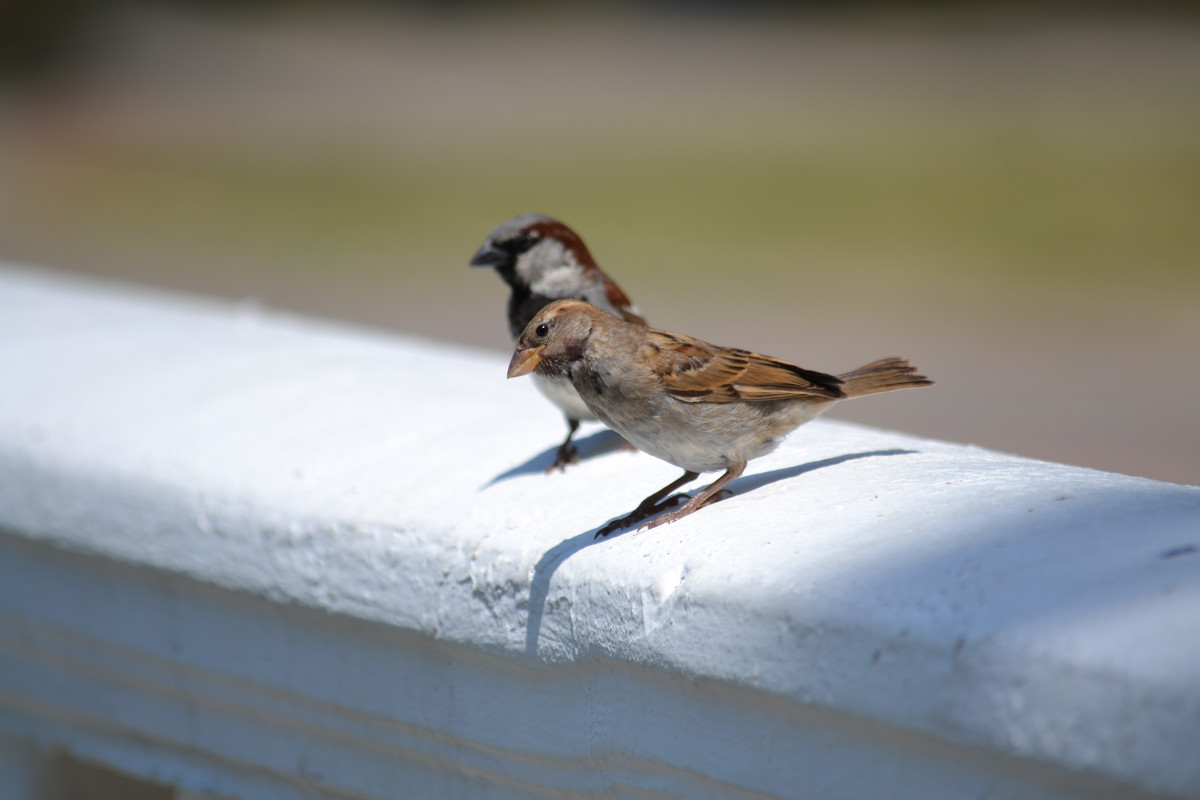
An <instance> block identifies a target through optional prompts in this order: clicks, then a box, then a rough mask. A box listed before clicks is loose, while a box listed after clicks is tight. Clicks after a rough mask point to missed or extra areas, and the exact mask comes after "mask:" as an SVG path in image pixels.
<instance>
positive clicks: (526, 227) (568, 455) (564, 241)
mask: <svg viewBox="0 0 1200 800" xmlns="http://www.w3.org/2000/svg"><path fill="white" fill-rule="evenodd" d="M471 266H473V267H492V268H493V269H495V270H496V272H497V273H498V274H499V275H500V277H501V278H503V279H504V282H505V283H507V284H508V286H509V288H510V289H511V292H510V294H509V296H508V329H509V332H510V333H511V334H512V337H513V341H514V342H515V341H516V340H517V338H518V337H519V336H520V335H521V332H522V331H524V330H525V326H527V325H528V324H529V320H531V319H533V316H534V314H536V313H538V312H539V311H541V310H542V309H543V308H544V307H545V306H546V304H547V303H550V302H553V301H554V300H559V299H562V298H572V299H575V300H586V301H587V302H589V303H591V304H592V305H594V306H597V307H598V308H602V309H604V310H605V311H607V312H609V313H610V314H616V315H617V316H619V317H620V318H621V319H623V320H625V321H626V322H631V323H635V324H638V325H645V324H646V321H645V320H644V319H642V317H641V314H640V313H639V312H638V310H637V308H635V307H634V305H633V303H632V302H630V300H629V297H628V296H626V294H625V293H624V292H623V291H621V287H619V286H617V284H615V283H614V282H613V280H612V279H611V278H609V277H608V276H607V275H605V274H604V273H603V272H601V271H600V267H598V266H597V265H596V260H595V259H594V258H592V254H591V253H589V252H588V249H587V246H586V245H585V244H584V243H583V240H582V239H580V238H579V235H578V234H576V233H575V231H573V230H571V229H570V228H568V227H567V226H566V225H564V224H562V223H561V222H559V221H558V220H556V219H551V218H550V217H544V216H542V215H541V214H520V215H518V216H515V217H513V218H512V219H510V220H508V221H507V222H502V223H501V224H500V225H498V226H497V227H496V229H495V230H493V231H492V232H491V233H490V234H489V235H488V238H487V240H486V241H485V242H484V243H483V246H482V247H480V248H479V249H478V250H477V251H475V255H473V256H472V257H471ZM534 384H535V385H536V386H537V388H538V390H539V391H541V393H542V394H543V395H545V396H546V398H547V399H548V400H549V401H550V402H551V403H554V405H556V406H558V407H559V409H561V410H562V412H563V414H565V415H566V418H567V438H566V440H565V441H564V442H563V443H562V445H560V446H559V448H558V453H557V455H556V457H555V459H554V463H553V464H552V465H551V466H550V470H553V469H555V468H558V469H562V468H564V467H565V466H566V465H567V464H568V463H570V462H571V461H574V460H575V456H576V454H575V448H574V446H573V445H572V444H571V438H572V437H573V436H574V435H575V431H576V430H577V429H578V428H579V421H580V420H585V419H587V420H591V419H596V415H595V414H593V413H592V412H591V411H590V410H588V407H587V406H586V405H585V404H584V402H583V401H582V400H580V399H579V394H578V393H576V391H575V389H574V388H572V386H571V382H570V381H568V380H567V379H566V378H565V377H562V376H560V375H549V374H541V373H538V374H535V375H534ZM547 471H549V470H547Z"/></svg>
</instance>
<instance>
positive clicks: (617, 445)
mask: <svg viewBox="0 0 1200 800" xmlns="http://www.w3.org/2000/svg"><path fill="white" fill-rule="evenodd" d="M573 444H574V445H575V452H576V453H578V454H579V457H578V461H587V460H589V459H593V458H597V457H599V456H603V455H608V454H609V453H615V452H616V451H618V450H620V449H622V448H623V447H625V440H624V439H622V438H621V437H620V436H619V435H618V434H616V433H613V432H612V431H610V430H608V429H607V428H605V429H604V430H601V431H596V432H595V433H593V434H590V435H588V436H584V437H583V438H582V439H575V440H574V442H573ZM629 449H630V452H631V453H632V452H633V448H632V447H631V448H629ZM557 454H558V446H557V445H556V446H554V447H551V448H550V449H549V450H543V451H542V452H540V453H538V454H537V455H536V456H534V457H533V458H531V459H529V460H528V461H526V462H525V463H523V464H518V465H517V466H515V467H513V468H512V469H508V470H505V471H504V472H501V473H500V474H499V475H497V476H496V477H494V478H492V479H491V480H490V481H488V482H487V483H485V484H484V485H483V486H481V487H479V491H483V490H484V489H489V488H491V487H492V486H495V485H496V484H497V483H500V482H501V481H506V480H508V479H509V478H516V477H518V476H520V475H537V474H540V473H543V472H546V471H547V470H549V469H550V465H551V464H553V463H554V458H555V456H556V455H557ZM570 468H571V467H570V466H569V465H568V466H567V469H570Z"/></svg>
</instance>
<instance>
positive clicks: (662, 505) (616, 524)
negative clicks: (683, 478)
mask: <svg viewBox="0 0 1200 800" xmlns="http://www.w3.org/2000/svg"><path fill="white" fill-rule="evenodd" d="M691 497H692V496H691V495H690V494H688V493H687V492H679V493H678V494H673V495H671V496H670V497H668V498H667V499H665V500H662V501H660V502H658V503H655V504H654V505H653V506H650V507H649V508H635V509H634V510H633V511H632V512H630V513H629V514H626V515H625V516H623V517H621V518H620V519H614V520H613V521H612V522H610V523H608V524H607V525H605V526H604V527H603V528H601V529H600V530H598V531H596V535H595V536H593V537H592V538H593V539H599V538H600V537H601V536H608V535H609V534H610V533H612V532H613V531H619V530H621V529H622V528H627V527H629V526H630V525H632V524H634V523H635V522H641V521H642V520H644V519H646V518H647V517H652V516H654V515H655V514H657V513H659V512H660V511H666V510H667V509H668V508H670V507H671V506H674V505H678V504H679V503H680V502H682V501H684V500H690V499H691ZM658 524H659V523H658V521H657V520H655V521H654V522H653V524H650V523H647V524H646V525H642V526H640V527H639V528H638V530H639V531H640V530H644V529H646V528H647V527H649V528H653V527H655V525H658Z"/></svg>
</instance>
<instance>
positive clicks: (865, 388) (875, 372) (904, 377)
mask: <svg viewBox="0 0 1200 800" xmlns="http://www.w3.org/2000/svg"><path fill="white" fill-rule="evenodd" d="M838 378H840V379H841V380H842V391H843V392H845V393H846V397H862V396H863V395H867V394H875V393H877V392H890V391H892V390H893V389H916V388H918V387H921V386H932V385H933V381H931V380H929V378H926V377H925V376H924V375H921V374H918V372H917V368H916V367H914V366H913V365H912V364H910V363H909V362H908V361H907V360H906V359H903V358H896V357H894V356H893V357H892V358H881V359H879V360H878V361H872V362H871V363H870V364H863V365H862V366H861V367H859V368H858V369H854V370H850V371H849V372H847V373H846V374H844V375H838Z"/></svg>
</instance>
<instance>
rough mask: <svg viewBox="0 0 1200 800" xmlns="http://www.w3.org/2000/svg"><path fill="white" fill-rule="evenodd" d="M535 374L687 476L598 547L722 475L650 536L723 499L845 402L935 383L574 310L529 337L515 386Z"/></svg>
mask: <svg viewBox="0 0 1200 800" xmlns="http://www.w3.org/2000/svg"><path fill="white" fill-rule="evenodd" d="M530 372H533V373H534V374H535V375H545V376H557V377H561V378H564V379H566V380H569V381H570V382H571V385H572V386H574V387H575V389H576V390H577V391H578V392H579V396H580V397H582V398H583V401H584V402H585V403H587V406H588V408H590V409H591V410H592V411H594V412H595V414H596V416H597V417H599V418H600V419H601V420H602V421H603V422H604V423H605V424H606V425H608V426H609V427H610V428H612V429H613V430H615V431H616V432H617V433H619V434H621V435H622V436H624V437H625V438H626V439H628V440H629V441H630V442H632V443H633V444H634V445H636V446H637V447H638V448H639V449H641V450H644V451H646V452H647V453H649V454H650V455H652V456H657V457H658V458H661V459H663V460H664V461H669V462H670V463H672V464H674V465H675V466H677V467H681V468H683V469H684V470H685V471H684V473H683V477H681V478H679V479H678V480H676V481H674V482H672V483H670V484H669V485H667V486H665V487H663V488H662V489H660V490H659V491H657V492H655V493H654V494H652V495H650V496H649V497H647V498H646V499H645V500H643V501H642V502H641V504H640V505H639V506H638V507H637V508H635V509H634V510H633V512H632V513H630V514H628V515H627V516H625V517H622V518H621V519H618V520H614V521H613V522H610V523H609V524H608V525H605V526H604V527H603V528H601V529H600V531H599V532H598V533H597V534H596V536H597V537H599V536H602V535H607V534H609V533H611V532H612V531H614V530H617V529H618V528H623V527H625V526H626V525H631V524H633V523H635V522H640V521H642V520H644V519H646V518H647V517H650V516H652V515H654V514H656V513H658V512H659V511H662V510H663V509H665V508H667V507H668V506H670V505H673V504H674V500H673V499H672V500H667V501H663V498H664V497H666V496H667V495H669V494H670V493H671V492H673V491H674V490H675V489H677V488H679V487H680V486H682V485H683V484H685V483H687V482H689V481H691V480H694V479H695V478H697V477H699V473H701V472H711V471H715V470H722V469H723V470H725V472H724V474H723V475H721V476H720V477H719V478H717V479H716V480H715V481H713V483H712V484H711V485H710V486H709V487H708V488H706V489H704V490H703V491H701V492H700V493H699V494H697V495H696V496H695V497H692V498H691V499H689V500H688V502H687V503H686V504H685V505H684V506H683V507H681V508H680V509H678V510H677V511H672V512H670V513H669V514H663V515H661V516H659V517H658V518H657V519H655V520H653V521H651V522H649V523H647V524H645V525H643V526H642V528H654V527H657V526H659V525H662V524H664V523H667V522H674V521H675V520H677V519H681V518H683V517H686V516H687V515H688V514H691V513H692V512H694V511H696V510H697V509H699V508H701V507H702V506H703V505H704V504H705V503H708V502H710V501H713V500H715V499H719V495H718V493H719V492H721V490H722V488H723V487H724V486H725V485H726V484H728V483H729V482H730V481H732V480H733V479H734V478H736V477H737V476H739V475H741V474H742V471H743V470H744V469H745V468H746V462H748V461H749V460H750V459H752V458H758V457H759V456H763V455H766V454H767V453H769V452H771V451H772V450H774V449H775V448H776V447H777V446H778V445H779V442H780V441H781V440H782V439H783V437H784V436H786V435H787V434H788V433H791V432H792V431H793V430H795V429H796V428H798V427H799V426H801V425H803V424H804V423H806V422H808V421H809V420H811V419H813V418H814V417H816V416H817V415H818V414H820V413H821V412H822V411H824V410H825V409H827V408H829V407H830V406H831V405H833V404H834V403H835V402H837V401H838V400H843V399H845V398H848V397H861V396H862V395H867V394H875V393H876V392H890V391H892V390H893V389H908V388H915V387H918V386H930V385H932V384H933V381H931V380H929V379H928V378H926V377H925V376H924V375H918V374H917V371H916V368H915V367H913V366H912V365H911V364H909V363H908V362H907V361H905V360H904V359H902V358H884V359H881V360H879V361H872V362H871V363H870V364H866V365H864V366H861V367H859V368H858V369H856V370H851V371H850V372H847V373H845V374H844V375H838V376H833V375H826V374H824V373H822V372H814V371H812V370H807V369H802V368H800V367H797V366H796V365H795V364H789V363H788V362H786V361H781V360H780V359H777V358H772V357H770V356H763V355H759V354H758V353H751V352H749V351H747V350H737V349H735V348H732V347H718V346H716V345H711V344H708V343H707V342H702V341H700V340H699V339H693V338H692V337H690V336H684V335H682V334H678V333H670V332H668V331H660V330H654V329H653V328H646V327H643V326H640V325H632V324H630V323H628V322H625V321H623V320H620V319H618V318H616V317H614V316H613V315H612V314H609V313H607V312H604V311H602V310H600V309H598V308H595V307H594V306H590V305H588V304H587V303H581V302H578V301H575V300H559V301H557V302H555V303H551V304H550V305H548V306H546V307H545V308H544V309H542V311H541V312H540V313H538V314H537V315H536V316H535V317H534V318H533V319H532V320H531V321H530V323H529V325H528V326H527V327H526V328H525V331H524V332H523V333H522V334H521V337H520V339H519V340H518V341H517V348H516V352H514V353H513V357H512V361H511V362H510V363H509V365H508V377H510V378H514V377H516V376H518V375H526V374H528V373H530ZM660 501H662V502H660Z"/></svg>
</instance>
